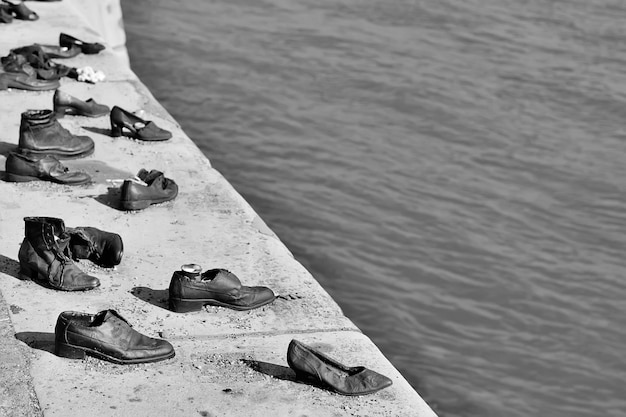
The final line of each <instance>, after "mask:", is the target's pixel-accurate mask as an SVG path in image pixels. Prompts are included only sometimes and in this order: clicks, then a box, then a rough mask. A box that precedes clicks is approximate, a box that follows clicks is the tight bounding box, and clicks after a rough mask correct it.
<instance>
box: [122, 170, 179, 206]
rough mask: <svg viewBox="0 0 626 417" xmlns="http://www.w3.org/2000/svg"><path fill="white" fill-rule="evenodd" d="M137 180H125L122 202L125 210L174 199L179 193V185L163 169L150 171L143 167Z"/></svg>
mask: <svg viewBox="0 0 626 417" xmlns="http://www.w3.org/2000/svg"><path fill="white" fill-rule="evenodd" d="M137 177H138V179H137V180H134V179H133V180H125V181H124V184H122V199H121V204H122V208H123V209H124V210H140V209H144V208H146V207H148V206H149V205H151V204H158V203H163V202H165V201H169V200H173V199H174V198H176V196H177V195H178V185H176V183H175V182H174V181H172V180H171V179H169V178H165V176H164V175H163V173H162V172H161V171H157V170H156V169H153V170H152V171H150V172H148V171H146V170H145V169H143V168H142V169H141V170H140V171H139V173H138V174H137Z"/></svg>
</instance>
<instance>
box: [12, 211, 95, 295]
mask: <svg viewBox="0 0 626 417" xmlns="http://www.w3.org/2000/svg"><path fill="white" fill-rule="evenodd" d="M24 222H25V227H24V229H25V235H26V237H25V238H24V241H23V242H22V246H21V247H20V251H19V254H18V258H19V261H20V276H21V277H22V278H30V279H34V280H40V281H43V282H45V283H47V284H48V285H50V286H51V287H52V288H55V289H57V290H62V291H85V290H91V289H94V288H96V287H98V286H99V285H100V281H99V280H98V278H96V277H92V276H90V275H87V274H85V273H84V272H83V271H81V270H80V269H78V267H77V266H76V265H74V262H72V259H71V258H70V257H69V248H68V244H69V241H70V237H69V236H67V234H65V224H64V223H63V220H61V219H57V218H54V217H25V218H24Z"/></svg>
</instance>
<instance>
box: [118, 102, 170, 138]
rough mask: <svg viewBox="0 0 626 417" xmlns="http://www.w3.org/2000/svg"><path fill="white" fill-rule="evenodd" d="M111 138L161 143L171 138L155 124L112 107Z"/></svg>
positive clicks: (166, 131)
mask: <svg viewBox="0 0 626 417" xmlns="http://www.w3.org/2000/svg"><path fill="white" fill-rule="evenodd" d="M110 118H111V136H113V137H118V136H122V135H124V136H128V137H131V138H134V139H139V140H144V141H153V142H155V141H162V140H168V139H169V138H171V137H172V133H171V132H170V131H168V130H165V129H161V128H160V127H158V126H157V125H156V123H154V122H152V121H150V120H144V119H142V118H141V117H138V116H136V115H134V114H133V113H131V112H129V111H126V110H124V109H122V108H121V107H118V106H114V107H113V109H112V110H111V115H110Z"/></svg>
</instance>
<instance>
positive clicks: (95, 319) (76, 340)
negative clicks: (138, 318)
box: [54, 310, 175, 365]
mask: <svg viewBox="0 0 626 417" xmlns="http://www.w3.org/2000/svg"><path fill="white" fill-rule="evenodd" d="M54 353H55V354H56V355H57V356H61V357H64V358H70V359H83V358H84V357H85V355H90V356H94V357H96V358H99V359H103V360H105V361H109V362H113V363H117V364H122V365H127V364H136V363H147V362H157V361H161V360H164V359H169V358H173V357H174V355H175V352H174V347H173V346H172V345H171V344H170V343H169V342H168V341H166V340H163V339H155V338H152V337H148V336H145V335H143V334H141V333H139V332H138V331H136V330H134V329H133V328H132V327H131V325H130V324H129V323H128V321H126V319H124V318H123V317H122V316H121V315H120V314H119V313H118V312H117V311H115V310H104V311H101V312H99V313H97V314H88V313H79V312H75V311H64V312H63V313H61V314H59V317H58V318H57V324H56V327H55V329H54Z"/></svg>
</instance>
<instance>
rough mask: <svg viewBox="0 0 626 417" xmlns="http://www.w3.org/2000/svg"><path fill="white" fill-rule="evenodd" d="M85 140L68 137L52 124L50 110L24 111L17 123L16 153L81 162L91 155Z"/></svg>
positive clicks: (52, 118) (91, 147) (60, 127)
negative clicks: (79, 160) (18, 123)
mask: <svg viewBox="0 0 626 417" xmlns="http://www.w3.org/2000/svg"><path fill="white" fill-rule="evenodd" d="M94 147H95V145H94V143H93V140H91V138H90V137H89V136H77V135H72V134H71V133H70V132H69V131H68V130H67V129H65V128H64V127H63V126H61V124H60V123H59V122H58V121H57V120H56V117H55V116H54V113H53V112H52V110H28V111H25V112H24V113H22V120H21V123H20V139H19V144H18V148H19V151H20V153H22V154H27V155H53V156H56V157H57V158H60V159H70V158H81V157H84V156H87V155H90V154H91V153H93V150H94Z"/></svg>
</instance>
